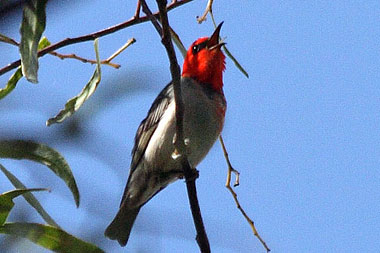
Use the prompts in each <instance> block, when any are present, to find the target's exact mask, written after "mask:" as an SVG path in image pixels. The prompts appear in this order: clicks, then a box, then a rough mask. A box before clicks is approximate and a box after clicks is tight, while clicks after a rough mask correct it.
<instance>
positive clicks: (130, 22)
mask: <svg viewBox="0 0 380 253" xmlns="http://www.w3.org/2000/svg"><path fill="white" fill-rule="evenodd" d="M191 1H193V0H182V1H175V2H172V3H171V4H169V6H168V7H167V10H168V11H170V10H172V9H175V8H177V7H179V6H181V5H183V4H186V3H189V2H191ZM153 15H154V16H155V17H158V16H159V12H156V13H154V14H153ZM146 21H149V18H148V17H147V16H144V17H132V18H131V19H130V20H128V21H125V22H123V23H120V24H117V25H114V26H111V27H109V28H106V29H103V30H100V31H98V32H95V33H90V34H87V35H83V36H79V37H75V38H67V39H64V40H62V41H60V42H57V43H55V44H52V45H50V46H48V47H46V48H44V49H43V50H41V51H39V52H38V57H41V56H44V55H45V54H47V53H50V52H52V51H54V50H57V49H59V48H62V47H65V46H68V45H72V44H76V43H81V42H85V41H90V40H94V39H96V38H99V37H103V36H106V35H108V34H111V33H114V32H117V31H120V30H122V29H124V28H126V27H129V26H132V25H136V24H140V23H144V22H146ZM20 65H21V60H17V61H14V62H12V63H10V64H8V65H6V66H5V67H3V68H1V69H0V76H1V75H2V74H4V73H6V72H8V71H10V70H12V69H15V68H17V67H18V66H20Z"/></svg>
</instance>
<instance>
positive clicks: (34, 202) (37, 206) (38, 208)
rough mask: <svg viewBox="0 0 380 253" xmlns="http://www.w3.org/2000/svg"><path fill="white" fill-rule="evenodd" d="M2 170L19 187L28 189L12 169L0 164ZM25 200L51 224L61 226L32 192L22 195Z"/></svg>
mask: <svg viewBox="0 0 380 253" xmlns="http://www.w3.org/2000/svg"><path fill="white" fill-rule="evenodd" d="M0 170H1V171H2V172H3V173H4V174H5V176H6V177H7V178H8V179H9V181H11V183H12V184H13V185H14V187H16V188H17V189H26V187H25V185H24V184H23V183H21V181H20V180H18V179H17V177H15V176H14V175H13V174H12V173H11V172H10V171H8V170H7V169H6V168H4V166H2V165H1V164H0ZM22 196H23V197H24V198H25V200H26V201H27V202H28V203H29V204H30V205H31V206H32V207H33V208H34V209H36V211H37V212H38V213H39V214H40V215H41V217H42V218H43V219H44V220H45V221H46V222H47V223H48V224H49V225H52V226H55V227H59V226H58V224H57V223H56V222H55V221H54V220H53V218H52V217H50V215H49V214H48V213H47V212H46V211H45V209H44V208H43V207H42V206H41V204H40V202H39V201H38V200H37V199H36V197H34V195H33V194H32V193H30V192H26V193H25V194H23V195H22Z"/></svg>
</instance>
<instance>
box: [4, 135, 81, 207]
mask: <svg viewBox="0 0 380 253" xmlns="http://www.w3.org/2000/svg"><path fill="white" fill-rule="evenodd" d="M0 158H13V159H28V160H32V161H35V162H39V163H42V164H44V165H46V166H47V167H49V168H50V169H51V170H52V171H53V172H54V173H55V174H56V175H57V176H58V177H60V178H61V179H62V180H63V181H64V182H65V183H66V185H67V186H68V187H69V189H70V190H71V192H72V194H73V196H74V199H75V203H76V205H77V206H79V191H78V187H77V184H76V182H75V179H74V176H73V173H72V172H71V169H70V167H69V165H68V164H67V162H66V160H65V158H63V156H61V155H60V154H59V153H58V152H57V151H56V150H54V149H52V148H50V147H48V146H46V145H44V144H40V143H35V142H32V141H22V140H13V141H4V140H3V141H1V140H0Z"/></svg>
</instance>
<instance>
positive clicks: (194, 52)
mask: <svg viewBox="0 0 380 253" xmlns="http://www.w3.org/2000/svg"><path fill="white" fill-rule="evenodd" d="M200 49H201V47H200V46H199V45H194V46H193V54H197V53H198V52H199V50H200Z"/></svg>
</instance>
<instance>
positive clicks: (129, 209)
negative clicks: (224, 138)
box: [105, 23, 226, 246]
mask: <svg viewBox="0 0 380 253" xmlns="http://www.w3.org/2000/svg"><path fill="white" fill-rule="evenodd" d="M222 24H223V23H221V24H220V25H219V26H218V27H217V28H216V29H215V31H214V33H213V34H212V35H211V37H203V38H199V39H198V40H196V41H195V42H194V43H193V44H192V45H191V46H190V48H189V49H188V51H187V54H186V57H185V61H184V64H183V70H182V76H181V82H180V85H181V91H182V100H183V106H184V115H183V136H184V141H185V144H186V149H187V154H188V161H189V163H190V165H191V167H192V168H195V167H196V166H197V165H198V164H199V163H200V162H201V161H202V159H203V158H204V157H205V156H206V155H207V153H208V151H209V150H210V149H211V147H212V146H213V144H214V143H215V141H216V139H217V138H218V137H219V135H220V133H221V131H222V129H223V124H224V116H225V112H226V100H225V97H224V93H223V80H222V79H223V71H224V69H225V56H224V54H223V53H222V51H221V46H222V45H224V43H223V42H220V41H219V32H220V29H221V27H222ZM175 133H176V116H175V101H174V90H173V83H169V84H168V85H167V86H166V87H165V88H164V89H163V90H162V91H161V93H160V94H159V95H158V97H157V98H156V99H155V101H154V102H153V104H152V106H151V108H150V110H149V112H148V115H147V116H146V118H145V119H144V120H143V121H142V122H141V124H140V126H139V128H138V130H137V133H136V137H135V145H134V148H133V150H132V162H131V167H130V174H129V178H128V181H127V185H126V187H125V190H124V194H123V197H122V200H121V205H120V209H119V211H118V213H117V214H116V217H115V218H114V220H113V221H112V222H111V224H110V225H109V226H108V227H107V229H106V231H105V235H106V236H107V237H109V238H110V239H112V240H117V241H118V242H119V243H120V245H122V246H125V245H126V244H127V242H128V238H129V234H130V232H131V229H132V226H133V223H134V222H135V219H136V217H137V214H138V213H139V211H140V208H141V207H142V206H143V205H144V204H145V203H146V202H148V201H149V200H150V199H151V198H152V197H153V196H154V195H156V194H157V193H158V192H159V191H161V190H162V189H164V188H165V187H166V186H167V185H168V184H170V183H172V182H174V181H175V180H177V179H179V178H182V177H183V169H182V167H181V164H180V162H179V159H176V157H175V155H174V151H175V148H174V144H173V141H174V138H175Z"/></svg>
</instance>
